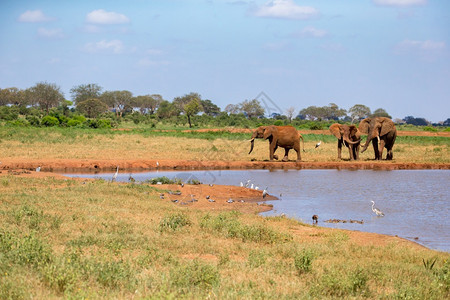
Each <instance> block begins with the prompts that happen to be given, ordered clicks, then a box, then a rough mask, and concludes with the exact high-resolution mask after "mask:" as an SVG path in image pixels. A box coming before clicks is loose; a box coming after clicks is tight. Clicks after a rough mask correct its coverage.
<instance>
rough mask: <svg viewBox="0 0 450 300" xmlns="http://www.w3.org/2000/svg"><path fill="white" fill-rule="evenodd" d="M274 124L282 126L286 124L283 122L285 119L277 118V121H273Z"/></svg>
mask: <svg viewBox="0 0 450 300" xmlns="http://www.w3.org/2000/svg"><path fill="white" fill-rule="evenodd" d="M273 125H275V126H282V125H284V124H283V121H281V120H276V121H275V122H274V123H273Z"/></svg>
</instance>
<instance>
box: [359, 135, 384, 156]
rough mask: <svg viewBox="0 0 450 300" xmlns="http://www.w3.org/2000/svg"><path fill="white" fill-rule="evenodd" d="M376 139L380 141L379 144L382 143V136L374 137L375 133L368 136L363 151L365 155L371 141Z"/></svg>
mask: <svg viewBox="0 0 450 300" xmlns="http://www.w3.org/2000/svg"><path fill="white" fill-rule="evenodd" d="M375 137H376V138H377V139H378V144H379V143H380V136H379V135H378V134H377V135H376V136H373V133H372V132H370V133H369V135H368V136H367V140H366V143H365V144H364V146H363V147H362V149H361V153H363V152H364V151H366V150H367V147H369V143H370V141H371V140H373V139H374V138H375Z"/></svg>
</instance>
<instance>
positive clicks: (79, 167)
mask: <svg viewBox="0 0 450 300" xmlns="http://www.w3.org/2000/svg"><path fill="white" fill-rule="evenodd" d="M39 166H40V167H41V170H42V171H49V172H84V171H87V172H110V171H111V170H115V168H116V166H119V167H120V169H122V170H128V171H142V172H144V171H153V170H167V171H169V170H245V169H249V170H251V169H269V170H270V169H338V170H340V169H350V170H430V169H433V170H450V164H449V163H436V164H434V163H396V162H391V161H374V160H372V161H370V160H369V161H358V162H351V161H336V162H294V161H290V162H281V161H272V162H270V161H192V160H101V159H29V160H28V159H3V160H2V161H1V164H0V170H14V169H27V170H34V169H36V168H37V167H39Z"/></svg>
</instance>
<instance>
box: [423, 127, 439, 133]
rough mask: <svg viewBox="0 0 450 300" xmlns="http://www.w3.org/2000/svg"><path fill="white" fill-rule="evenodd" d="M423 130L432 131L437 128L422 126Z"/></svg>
mask: <svg viewBox="0 0 450 300" xmlns="http://www.w3.org/2000/svg"><path fill="white" fill-rule="evenodd" d="M423 130H424V131H433V132H436V131H438V130H437V128H434V127H432V126H425V127H424V128H423Z"/></svg>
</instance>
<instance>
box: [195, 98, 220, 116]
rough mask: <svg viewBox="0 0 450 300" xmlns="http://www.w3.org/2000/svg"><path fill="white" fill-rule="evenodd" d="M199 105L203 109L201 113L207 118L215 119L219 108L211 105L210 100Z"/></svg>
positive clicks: (202, 101)
mask: <svg viewBox="0 0 450 300" xmlns="http://www.w3.org/2000/svg"><path fill="white" fill-rule="evenodd" d="M200 104H201V106H202V107H203V111H204V112H205V114H207V115H208V116H212V117H215V116H217V115H218V114H219V113H220V107H218V106H217V105H215V104H214V103H212V101H211V100H201V101H200Z"/></svg>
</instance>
